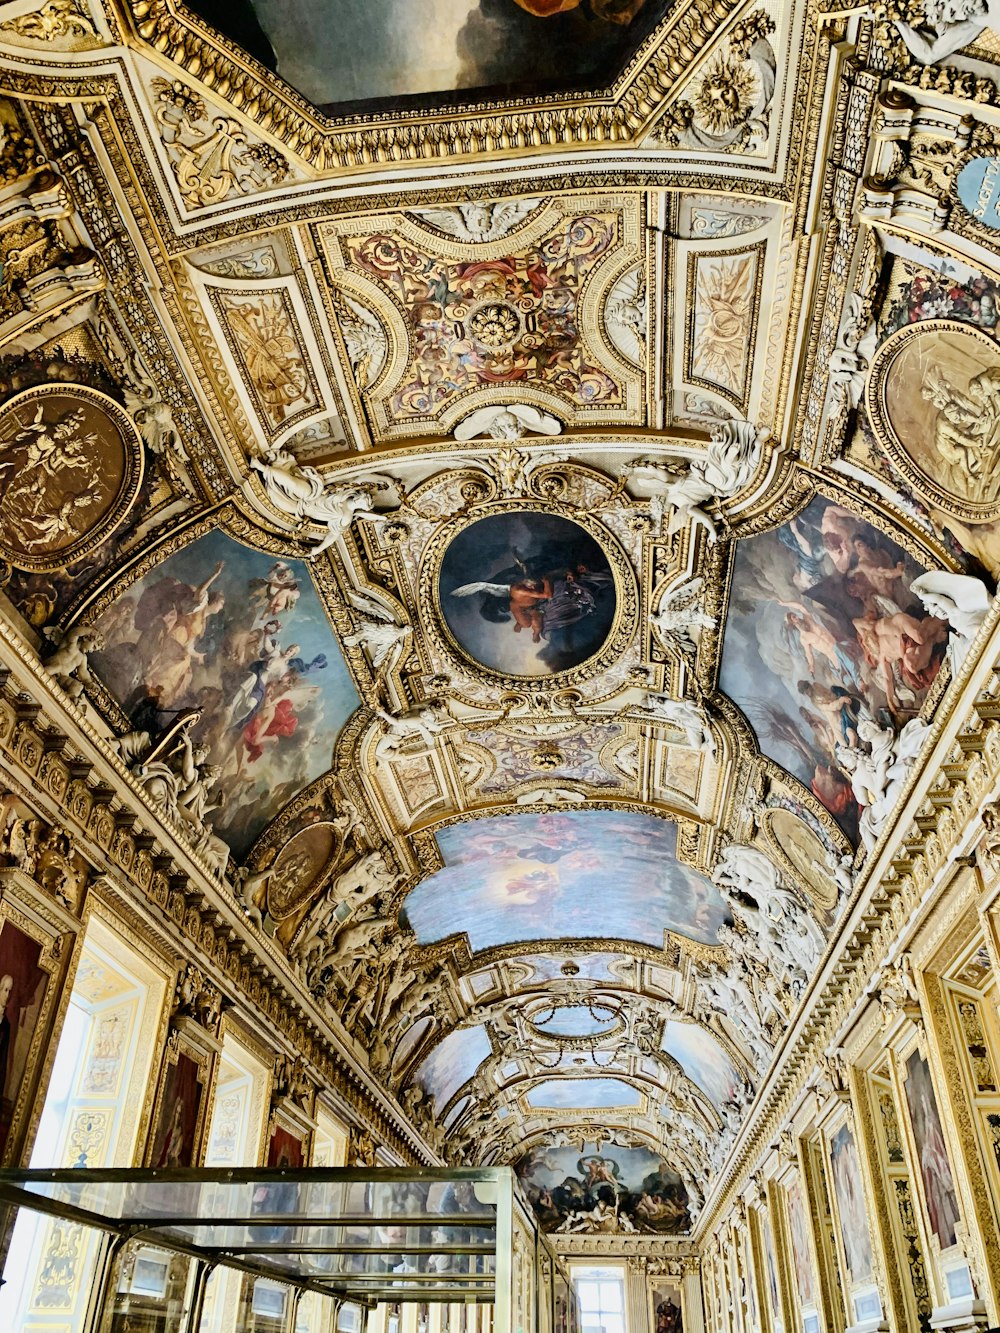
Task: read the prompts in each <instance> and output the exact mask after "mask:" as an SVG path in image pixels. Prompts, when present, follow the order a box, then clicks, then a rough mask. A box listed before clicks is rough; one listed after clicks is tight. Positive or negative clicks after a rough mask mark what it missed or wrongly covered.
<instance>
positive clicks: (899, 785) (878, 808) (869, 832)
mask: <svg viewBox="0 0 1000 1333" xmlns="http://www.w3.org/2000/svg"><path fill="white" fill-rule="evenodd" d="M928 730H929V728H928V725H927V723H926V722H924V721H923V720H922V719H921V718H919V717H915V718H911V719H910V721H909V722H907V723H906V725H905V726H904V727H903V729H902V731H900V733H899V735H898V736H897V735H896V734H895V733H894V732H893V731H891V730H890V729H889V728H887V727H880V726H879V725H878V723H877V722H875V721H874V720H873V719H872V718H870V717H868V718H866V717H862V718H860V719H859V720H858V738H859V742H860V743H859V744H858V745H851V746H847V745H840V746H838V747H837V758H838V760H839V761H840V763H841V765H842V766H843V767H844V769H845V770H846V771H847V772H848V773H849V774H850V777H851V788H852V790H853V792H854V797H855V799H856V800H857V802H858V804H859V805H860V806H861V807H862V813H861V821H860V825H859V831H860V834H861V842H862V845H863V846H864V848H865V850H866V851H868V852H870V851H871V850H872V849H873V848H874V846H875V844H876V843H877V842H878V840H879V837H880V835H881V833H882V830H883V829H884V828H885V827H886V825H887V824H888V822H889V819H890V817H891V815H892V813H893V810H894V809H895V807H896V803H897V801H898V800H899V797H900V795H901V794H902V790H903V788H904V787H905V786H906V781H907V778H908V777H909V776H910V770H911V769H912V768H913V765H914V763H915V761H916V758H917V755H918V754H919V753H920V751H921V749H922V747H923V743H924V741H925V739H926V737H927V732H928Z"/></svg>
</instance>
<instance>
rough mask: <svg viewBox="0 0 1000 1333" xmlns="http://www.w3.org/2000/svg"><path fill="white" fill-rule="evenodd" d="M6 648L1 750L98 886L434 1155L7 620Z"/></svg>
mask: <svg viewBox="0 0 1000 1333" xmlns="http://www.w3.org/2000/svg"><path fill="white" fill-rule="evenodd" d="M0 652H2V656H3V659H4V663H5V665H4V667H3V669H2V671H0V675H2V693H0V753H2V754H3V756H4V759H5V762H6V763H7V764H8V765H9V766H10V769H11V772H12V774H13V775H14V777H15V778H16V779H19V781H20V785H21V786H22V788H23V789H25V790H31V791H32V793H33V799H34V800H35V801H36V802H37V803H38V804H39V805H40V806H43V807H44V809H45V810H46V811H47V812H48V814H49V815H50V816H51V817H52V818H53V819H58V820H59V821H60V823H61V824H62V825H63V826H64V827H66V828H67V829H68V830H70V831H71V833H72V836H73V838H74V841H75V842H76V844H77V847H78V849H79V851H80V853H81V854H82V855H83V856H84V858H85V860H87V861H88V862H89V863H90V864H91V865H92V866H93V867H94V869H95V872H96V875H97V877H98V884H99V885H101V884H103V885H104V889H103V891H102V896H104V897H107V896H108V894H111V896H112V897H113V898H115V899H116V900H117V901H118V902H119V903H124V904H128V903H129V902H130V900H131V902H132V903H134V904H135V907H134V911H135V912H136V913H138V915H137V916H136V917H135V920H137V921H139V920H141V919H142V917H143V916H145V915H146V914H148V915H149V916H150V917H151V918H152V919H154V920H156V921H158V922H162V923H163V926H164V927H165V928H166V929H167V931H168V932H172V933H173V934H174V935H175V938H177V939H178V942H179V943H180V944H182V946H183V948H184V950H185V953H186V955H187V956H190V955H191V953H192V952H193V953H194V955H195V956H196V957H198V958H199V960H201V961H203V962H204V964H205V965H206V967H208V968H209V970H210V971H211V972H212V974H213V979H214V980H216V982H217V984H219V985H220V986H221V987H223V988H224V990H225V991H226V992H227V993H232V991H233V990H234V989H235V990H237V991H238V992H240V993H241V995H242V997H243V999H244V1001H245V1002H246V1004H247V1005H248V1006H250V1007H251V1008H252V1009H254V1010H255V1011H256V1012H257V1013H258V1015H259V1016H260V1017H261V1019H262V1020H263V1021H264V1022H265V1023H267V1024H269V1025H272V1026H273V1027H274V1028H275V1030H276V1031H277V1032H279V1033H281V1035H282V1037H283V1038H284V1039H285V1041H286V1042H287V1043H288V1044H289V1046H290V1047H291V1048H292V1049H294V1050H297V1051H299V1052H301V1053H302V1054H303V1056H304V1057H305V1059H306V1060H307V1062H308V1063H309V1065H310V1067H311V1068H312V1069H313V1070H314V1071H315V1074H316V1076H317V1077H318V1078H319V1080H320V1081H321V1082H322V1083H325V1084H326V1085H328V1086H330V1087H333V1088H335V1089H336V1090H337V1092H338V1093H339V1094H340V1095H341V1096H342V1097H343V1098H344V1100H345V1101H346V1102H347V1103H348V1104H349V1105H350V1106H351V1107H352V1109H353V1110H354V1111H355V1112H356V1113H357V1115H358V1116H359V1118H360V1119H361V1120H362V1121H364V1122H365V1123H366V1124H367V1125H368V1126H369V1127H370V1128H371V1129H372V1130H373V1131H374V1132H375V1133H376V1134H377V1135H378V1137H379V1139H380V1140H381V1141H382V1142H384V1143H385V1144H386V1145H387V1146H389V1147H391V1148H392V1149H394V1150H395V1151H396V1152H398V1153H399V1155H400V1157H401V1158H402V1159H403V1160H406V1161H411V1162H414V1163H426V1164H430V1163H431V1162H433V1161H434V1155H433V1153H432V1152H431V1150H430V1149H429V1148H428V1147H427V1145H426V1143H424V1142H423V1141H422V1140H421V1139H420V1138H419V1137H418V1136H417V1135H416V1133H415V1132H414V1131H413V1129H412V1128H411V1127H410V1126H409V1125H408V1123H407V1122H406V1120H405V1119H404V1118H403V1116H402V1115H401V1113H400V1111H399V1109H398V1107H397V1106H396V1104H395V1103H394V1101H392V1099H390V1098H388V1097H386V1096H385V1094H384V1093H383V1092H381V1090H379V1089H378V1088H377V1085H376V1084H375V1083H374V1082H373V1080H372V1079H371V1077H370V1076H369V1075H368V1074H367V1073H365V1072H364V1071H363V1070H362V1068H361V1065H360V1062H359V1060H358V1059H357V1057H356V1056H355V1054H354V1052H353V1050H352V1045H353V1043H352V1042H351V1040H350V1039H349V1038H347V1037H346V1036H343V1035H341V1033H339V1032H338V1031H337V1030H336V1020H331V1019H330V1018H329V1017H328V1016H326V1015H324V1014H323V1013H322V1012H321V1011H320V1010H319V1009H318V1008H317V1007H316V1006H315V1004H314V1003H313V1002H312V1000H311V999H310V998H309V996H308V994H307V993H306V992H305V991H304V990H303V989H302V988H301V986H300V984H299V983H298V981H297V980H296V979H295V978H294V977H293V976H291V975H290V974H289V971H288V966H287V960H286V959H285V958H284V956H283V955H282V954H281V953H280V951H279V950H277V949H276V947H275V946H274V945H273V944H272V943H271V942H270V940H268V939H267V938H266V937H264V936H262V935H259V934H257V935H254V934H252V933H251V932H250V930H249V929H248V926H247V922H246V918H245V917H244V916H243V915H242V914H241V913H240V911H239V910H238V908H237V906H236V904H235V902H234V901H233V900H231V899H230V898H229V897H228V895H227V893H226V892H225V886H224V884H223V883H220V881H219V880H218V879H217V878H215V877H214V876H213V875H212V873H211V871H210V870H209V868H208V867H207V865H205V864H203V863H202V862H201V860H200V859H199V858H198V857H197V856H196V855H195V854H194V853H193V852H192V851H191V849H190V848H189V847H187V846H186V845H185V844H184V842H183V841H182V840H181V839H180V838H178V837H177V836H175V835H174V833H173V832H172V831H171V829H170V826H169V824H167V823H165V822H164V821H163V819H162V817H161V816H159V815H158V814H157V812H156V810H155V808H154V806H153V805H152V804H151V802H150V801H149V798H148V797H147V796H146V794H145V792H144V791H143V790H142V788H141V787H140V786H139V784H138V783H137V782H136V781H135V780H134V778H133V777H132V776H131V774H130V773H129V772H128V771H127V770H126V769H125V768H124V766H123V765H122V764H121V763H120V762H119V761H118V760H117V757H116V756H115V755H114V754H113V753H112V752H111V750H110V747H109V745H108V742H107V741H106V739H105V738H104V736H102V735H101V734H100V733H99V731H98V730H97V729H96V728H95V727H94V725H93V724H92V723H91V722H90V720H89V719H88V717H87V716H86V715H83V714H81V713H79V712H78V711H76V710H72V711H71V710H70V709H69V708H68V707H67V705H66V703H65V702H63V700H62V699H61V698H60V696H59V694H58V693H57V691H56V690H55V689H54V688H53V687H52V686H51V685H50V683H49V682H48V680H47V678H46V677H45V674H44V672H42V671H41V670H40V668H39V666H38V663H37V662H36V661H35V660H34V659H33V657H32V655H31V654H30V652H29V651H28V650H27V649H26V648H25V646H24V645H23V643H22V642H21V640H20V639H19V638H18V637H17V636H16V635H15V634H14V633H13V632H12V631H11V629H10V628H9V627H8V625H7V623H6V622H5V621H3V620H0Z"/></svg>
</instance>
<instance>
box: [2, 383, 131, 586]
mask: <svg viewBox="0 0 1000 1333" xmlns="http://www.w3.org/2000/svg"><path fill="white" fill-rule="evenodd" d="M142 471H143V446H142V440H141V439H140V437H139V432H138V431H137V430H136V428H135V425H134V423H133V421H132V419H131V417H130V416H129V415H128V413H127V412H125V410H124V409H123V408H121V407H119V405H118V404H117V403H116V402H115V401H114V400H113V399H111V398H109V397H108V396H107V395H106V394H103V393H100V392H98V390H96V389H91V388H89V387H87V386H86V385H83V384H65V385H60V386H59V387H58V388H53V387H52V386H51V385H47V384H45V385H39V386H38V387H36V388H34V389H26V390H25V391H24V393H19V394H17V395H16V396H15V397H14V398H11V399H10V401H9V402H7V403H4V405H3V407H2V408H0V555H2V556H3V558H4V559H5V560H7V561H9V563H10V564H12V565H14V566H16V568H18V569H28V570H36V571H40V572H41V571H45V572H54V571H57V570H62V569H64V568H65V567H66V566H67V565H70V564H73V563H74V562H75V561H77V560H79V559H81V558H82V557H83V556H85V555H87V554H88V553H89V552H90V551H92V550H94V548H95V547H97V546H99V545H100V543H101V542H103V541H104V540H105V539H106V538H107V537H108V536H109V535H110V533H112V532H113V531H114V530H115V528H117V527H118V525H119V524H120V523H121V521H122V519H123V518H124V517H125V515H126V514H127V513H128V511H129V509H130V508H131V506H132V504H133V503H134V501H135V498H136V496H137V495H138V493H139V487H140V485H141V484H142Z"/></svg>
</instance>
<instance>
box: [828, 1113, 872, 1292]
mask: <svg viewBox="0 0 1000 1333" xmlns="http://www.w3.org/2000/svg"><path fill="white" fill-rule="evenodd" d="M830 1167H831V1171H832V1175H833V1189H834V1193H835V1195H836V1196H837V1212H838V1214H839V1215H840V1235H841V1239H842V1240H843V1242H844V1258H845V1259H846V1261H847V1268H848V1282H849V1284H850V1285H852V1286H855V1285H857V1284H859V1283H862V1282H870V1281H871V1279H872V1274H873V1270H874V1266H875V1260H874V1258H873V1257H872V1242H871V1236H870V1234H869V1231H868V1214H867V1212H866V1210H865V1199H864V1187H863V1185H862V1184H861V1165H860V1163H859V1161H858V1149H857V1145H856V1144H855V1142H854V1135H853V1134H852V1133H851V1127H850V1125H841V1127H840V1129H838V1130H837V1133H836V1134H835V1135H834V1136H833V1138H832V1139H831V1141H830Z"/></svg>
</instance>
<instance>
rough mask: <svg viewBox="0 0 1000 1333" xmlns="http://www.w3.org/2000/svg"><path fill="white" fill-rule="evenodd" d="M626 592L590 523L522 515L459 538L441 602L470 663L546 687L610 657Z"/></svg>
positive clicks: (484, 522)
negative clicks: (549, 679) (607, 651)
mask: <svg viewBox="0 0 1000 1333" xmlns="http://www.w3.org/2000/svg"><path fill="white" fill-rule="evenodd" d="M617 584H618V580H617V579H616V577H615V572H614V570H613V569H612V563H611V559H610V558H609V553H608V551H607V550H606V549H605V548H604V546H603V545H602V544H601V543H600V542H598V541H597V539H596V537H595V536H593V535H592V533H591V532H589V531H588V530H587V528H585V527H584V526H583V525H582V524H581V523H578V522H576V521H574V520H573V519H569V518H564V517H563V516H562V515H560V514H553V513H549V512H547V511H543V510H534V509H527V508H518V509H511V510H507V511H505V512H502V513H493V514H489V515H487V516H486V517H484V518H480V519H477V520H475V521H474V522H472V523H470V524H468V526H466V527H464V528H463V529H462V530H461V531H460V532H459V533H458V534H457V535H456V536H455V537H453V538H452V540H451V542H450V543H449V545H448V547H447V549H446V550H445V553H444V558H443V559H442V561H441V568H440V573H439V576H438V602H439V606H440V611H441V616H442V618H443V620H444V623H445V625H446V626H447V629H448V631H449V634H450V637H451V639H452V641H453V644H454V645H455V646H456V647H457V648H458V649H459V651H460V652H461V653H462V654H463V655H464V656H465V657H467V658H470V659H471V660H472V661H473V662H474V663H475V664H476V665H477V666H482V667H486V668H487V670H490V671H495V672H497V673H500V674H502V675H504V676H510V677H521V678H535V679H537V678H542V677H546V676H555V675H559V674H560V673H562V672H567V671H572V670H573V669H574V668H575V667H579V666H581V665H582V664H583V663H584V662H587V661H589V660H590V659H591V658H593V657H594V656H596V655H597V654H598V653H600V651H601V649H602V648H603V647H604V645H605V643H606V642H607V640H608V638H609V636H610V635H611V633H612V630H613V628H614V625H615V621H616V617H617V612H618V591H617Z"/></svg>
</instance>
